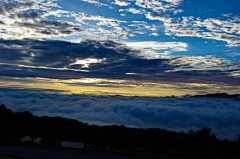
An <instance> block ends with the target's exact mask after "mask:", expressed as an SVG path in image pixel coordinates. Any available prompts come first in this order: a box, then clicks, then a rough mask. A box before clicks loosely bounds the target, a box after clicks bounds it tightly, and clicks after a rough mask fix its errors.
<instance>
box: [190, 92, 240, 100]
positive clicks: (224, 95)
mask: <svg viewBox="0 0 240 159" xmlns="http://www.w3.org/2000/svg"><path fill="white" fill-rule="evenodd" d="M200 97H209V98H233V99H236V100H240V94H232V95H229V94H227V93H214V94H206V95H195V96H190V98H200Z"/></svg>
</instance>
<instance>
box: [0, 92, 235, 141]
mask: <svg viewBox="0 0 240 159" xmlns="http://www.w3.org/2000/svg"><path fill="white" fill-rule="evenodd" d="M1 90H2V89H1ZM0 102H1V103H4V104H5V105H6V106H7V107H8V108H10V109H12V110H13V111H31V112H32V113H33V114H34V115H38V116H44V115H48V116H61V117H66V118H74V119H77V120H80V121H84V122H87V123H89V124H97V125H108V124H117V125H126V126H131V127H143V128H150V127H157V128H164V129H168V130H175V131H184V132H187V131H188V130H189V129H194V130H197V129H201V128H203V127H211V128H212V131H213V133H215V134H216V136H217V137H218V138H220V139H224V138H228V139H230V140H235V139H236V138H237V136H238V135H239V134H240V131H239V130H240V117H239V114H240V109H239V101H237V100H234V99H226V98H206V97H205V98H186V97H185V98H184V97H182V98H177V97H162V98H153V97H124V96H90V95H74V94H73V95H57V94H46V93H41V92H40V93H34V92H31V91H18V92H17V91H15V90H14V91H11V90H8V91H6V90H2V91H1V92H0Z"/></svg>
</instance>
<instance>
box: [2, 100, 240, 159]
mask: <svg viewBox="0 0 240 159" xmlns="http://www.w3.org/2000/svg"><path fill="white" fill-rule="evenodd" d="M0 122H1V131H0V142H6V141H10V140H14V139H16V140H17V139H19V138H21V137H24V136H31V137H33V138H34V137H40V138H43V140H42V141H41V142H43V143H51V142H53V141H56V143H58V144H59V142H58V141H59V140H63V141H70V142H79V143H85V144H87V145H89V146H90V147H91V148H94V149H101V150H107V149H108V150H109V149H111V150H119V151H122V152H136V153H139V152H140V153H151V154H161V153H164V152H166V151H179V152H181V151H188V152H191V153H199V152H211V154H213V155H216V156H218V158H236V157H240V151H239V150H240V135H239V137H238V139H237V140H236V141H233V142H229V141H227V140H223V141H221V140H219V139H217V138H216V136H215V135H214V134H211V129H210V128H203V129H201V130H198V131H195V132H194V131H193V130H190V131H189V132H188V133H183V132H174V131H167V130H165V129H158V128H148V129H143V128H128V127H125V126H122V125H121V126H117V125H112V126H96V125H88V124H86V123H83V122H80V121H77V120H73V119H67V118H62V117H47V116H43V117H37V116H34V115H33V114H32V113H31V112H29V111H25V112H13V111H12V110H11V109H7V108H6V106H5V105H1V106H0ZM53 143H54V142H53Z"/></svg>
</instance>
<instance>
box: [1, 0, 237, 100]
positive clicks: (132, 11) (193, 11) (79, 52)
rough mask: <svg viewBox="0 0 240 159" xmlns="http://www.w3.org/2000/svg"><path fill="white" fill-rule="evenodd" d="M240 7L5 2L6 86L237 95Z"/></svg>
mask: <svg viewBox="0 0 240 159" xmlns="http://www.w3.org/2000/svg"><path fill="white" fill-rule="evenodd" d="M239 7H240V2H239V1H238V0H230V1H229V0H221V2H219V1H217V0H211V1H205V0H203V1H195V0H1V2H0V65H1V66H0V87H1V88H2V89H5V88H8V89H18V90H21V89H26V90H27V89H38V90H39V89H42V90H46V89H48V90H51V91H50V92H58V93H61V94H96V95H124V96H171V95H174V96H181V95H186V94H190V95H195V94H207V93H219V92H227V93H229V94H237V93H239V90H240V15H239Z"/></svg>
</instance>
